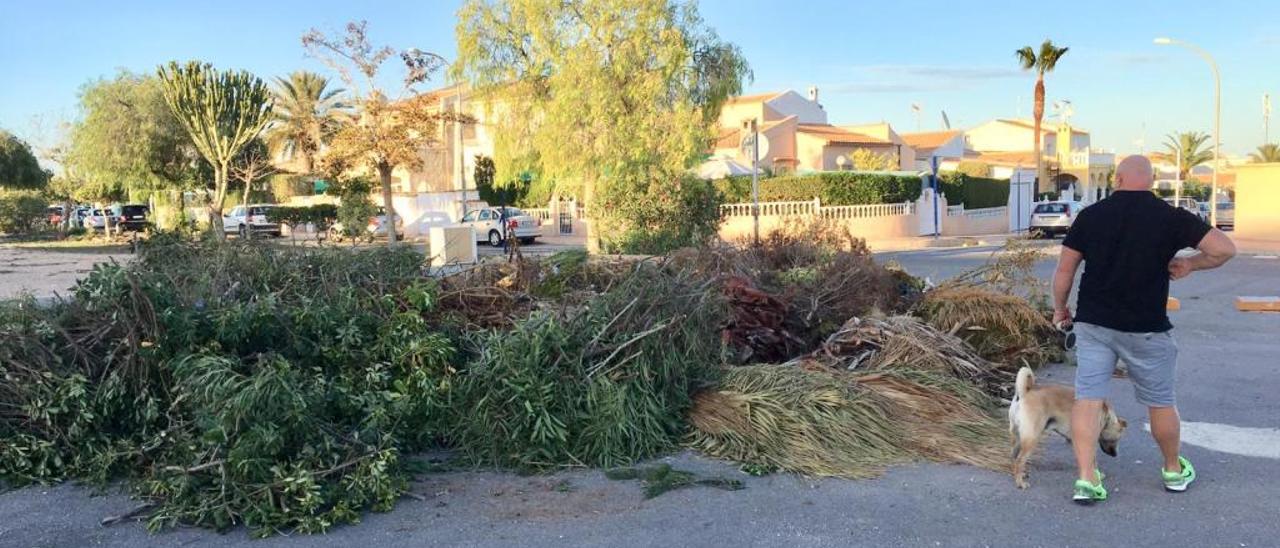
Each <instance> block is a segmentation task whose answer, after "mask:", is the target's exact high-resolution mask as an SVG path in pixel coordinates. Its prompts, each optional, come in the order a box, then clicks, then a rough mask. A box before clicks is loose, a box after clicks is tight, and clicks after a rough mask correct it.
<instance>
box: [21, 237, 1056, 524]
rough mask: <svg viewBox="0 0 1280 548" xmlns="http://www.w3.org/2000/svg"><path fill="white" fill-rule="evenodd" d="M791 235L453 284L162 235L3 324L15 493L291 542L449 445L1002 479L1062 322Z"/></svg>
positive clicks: (821, 240)
mask: <svg viewBox="0 0 1280 548" xmlns="http://www.w3.org/2000/svg"><path fill="white" fill-rule="evenodd" d="M789 234H790V235H789V236H782V235H779V236H777V237H774V238H771V239H769V240H767V241H766V242H765V243H764V244H763V245H762V246H761V247H738V246H734V245H727V244H721V245H715V246H711V247H702V248H689V249H685V250H681V251H678V252H676V253H673V254H671V255H668V256H660V257H653V258H650V259H645V260H616V259H613V260H610V259H595V258H590V257H588V256H587V255H586V254H585V253H582V252H568V253H562V254H560V255H555V256H551V257H548V258H545V259H543V260H540V261H527V260H513V261H511V262H504V263H497V264H490V265H487V266H482V267H478V268H475V269H472V270H470V271H467V272H464V273H460V274H457V275H453V276H448V277H444V278H437V277H431V276H428V275H426V273H425V272H424V266H423V265H424V257H422V256H421V255H420V254H419V253H418V252H416V251H413V250H409V249H406V248H397V249H390V250H389V249H384V248H360V249H355V250H346V249H335V248H331V247H322V248H317V247H293V246H266V245H261V244H258V243H255V242H229V243H222V242H219V241H217V240H215V239H206V240H203V241H195V242H192V241H188V240H186V239H184V238H179V237H175V236H171V235H167V234H166V235H159V236H157V237H154V238H152V239H151V240H149V241H147V242H146V243H145V244H144V246H143V248H142V250H141V252H140V255H139V256H138V258H137V259H136V260H135V261H133V262H130V263H129V264H126V265H120V264H111V265H99V266H98V267H97V268H95V270H94V271H93V272H92V273H90V274H89V275H88V276H87V277H86V278H85V279H83V280H82V281H81V282H80V283H79V284H78V285H77V286H76V288H75V290H74V294H73V297H72V298H70V299H67V300H65V301H57V302H54V303H52V304H48V305H43V306H37V305H36V304H35V303H34V302H33V301H30V300H16V301H8V302H4V303H3V304H0V364H3V366H2V367H3V376H2V377H0V408H3V413H0V477H3V478H4V481H5V482H7V483H9V484H11V485H22V484H26V483H31V482H40V483H44V482H52V481H59V480H66V479H77V480H81V481H87V482H90V483H93V484H98V485H104V484H107V483H109V482H112V481H114V480H119V479H124V480H126V485H128V486H129V488H130V489H131V490H132V492H133V493H134V494H135V495H136V496H137V497H138V498H140V499H141V500H142V501H143V502H144V503H146V504H147V505H148V506H146V507H145V509H144V510H143V511H142V514H144V515H145V519H146V520H147V523H148V526H149V527H151V528H152V529H159V528H164V527H170V526H176V525H198V526H203V527H211V528H216V529H220V530H223V529H227V528H231V527H235V526H240V525H243V526H245V527H248V528H249V529H250V530H251V531H252V532H253V533H254V534H255V535H269V534H275V533H282V532H290V531H296V532H309V533H314V532H322V531H325V530H327V529H329V528H330V527H333V526H336V525H339V524H344V523H354V522H357V521H358V520H359V518H360V514H361V513H362V512H364V511H368V510H374V511H383V510H388V509H390V508H391V507H392V506H394V504H395V502H396V501H397V500H398V499H399V498H400V497H401V496H403V495H405V493H406V491H407V489H408V486H409V481H410V480H411V478H412V475H413V474H414V473H415V472H417V471H418V470H419V468H420V467H419V466H417V465H415V464H414V455H415V454H416V453H417V452H419V451H423V450H427V449H448V450H451V451H453V452H454V453H455V454H456V455H457V456H458V457H459V458H460V459H461V460H462V461H463V462H466V463H470V464H472V465H475V466H484V467H498V468H504V469H514V470H522V471H545V470H554V469H556V468H560V467H565V466H593V467H620V466H629V465H632V464H633V463H636V462H637V461H641V460H644V459H647V458H650V457H654V456H657V455H661V454H664V453H667V452H670V451H674V450H677V449H679V448H680V447H683V446H692V447H694V448H696V449H698V450H700V451H703V452H705V453H707V454H709V455H713V456H718V457H722V458H729V459H733V460H738V461H741V462H743V463H744V465H745V466H746V467H747V468H748V469H750V470H754V471H756V472H760V471H767V470H780V471H795V472H802V473H807V474H819V475H836V476H844V477H864V476H866V475H869V474H874V473H875V472H876V471H878V470H880V469H882V468H883V467H884V466H887V465H890V464H893V463H895V462H904V461H909V460H914V459H931V460H939V461H944V462H965V463H971V464H977V465H981V466H987V467H991V468H999V464H1000V463H1002V462H1003V461H1002V460H1000V459H996V458H995V457H994V456H993V455H995V454H996V453H998V452H999V451H996V448H993V447H992V443H993V442H992V441H991V440H992V439H996V440H999V439H1002V438H1001V437H999V436H996V437H994V438H988V437H985V434H989V433H991V432H993V431H994V432H998V431H999V422H998V419H997V418H996V417H995V415H993V414H992V411H993V408H994V403H993V402H994V401H995V400H994V399H993V398H997V397H1002V396H1005V395H1006V394H1004V393H1003V392H1002V391H1003V390H1004V389H1005V388H1007V386H1005V385H1007V384H1008V381H1009V379H1010V378H1012V374H1013V371H1015V370H1016V368H1017V367H1018V366H1020V365H1022V364H1024V363H1032V364H1035V363H1038V362H1039V361H1043V359H1045V356H1046V355H1047V354H1046V353H1045V352H1044V351H1043V350H1042V348H1043V347H1045V346H1048V345H1051V344H1052V342H1053V341H1052V338H1051V336H1049V335H1047V334H1046V333H1045V332H1043V331H1041V330H1030V331H1027V330H1025V329H1024V327H1022V326H1021V324H1018V323H1016V322H1007V321H1002V320H1001V318H1003V317H1023V318H1027V319H1028V320H1029V321H1033V322H1034V321H1035V320H1036V318H1039V320H1041V321H1043V311H1039V310H1036V309H1034V308H1032V307H1030V306H1029V305H1028V304H1027V301H1025V300H1022V299H1021V298H1012V297H1008V296H1007V293H1005V292H1004V291H1003V289H1001V288H999V287H998V286H995V285H991V284H989V283H988V282H987V281H986V280H988V277H984V276H978V277H975V278H973V279H971V280H968V281H966V282H964V285H962V286H959V287H962V288H963V292H962V294H961V295H962V298H963V300H962V301H960V304H959V305H956V306H951V307H950V308H947V307H946V306H944V305H946V303H947V301H948V299H951V297H948V296H947V295H948V293H939V294H938V295H937V296H934V293H935V292H937V291H941V289H939V290H934V291H928V292H923V293H922V291H923V290H925V289H926V288H925V287H924V286H923V283H922V282H920V281H919V280H916V279H914V278H911V277H910V276H909V275H907V274H905V273H903V272H900V271H897V270H894V269H891V268H886V267H884V266H882V265H879V264H876V263H875V262H874V261H872V260H871V258H870V257H869V255H868V253H867V251H866V248H865V247H864V246H862V245H861V242H860V241H858V240H856V239H854V238H852V237H851V236H849V235H848V234H847V233H842V232H840V231H837V230H834V229H832V228H830V227H826V226H825V225H813V226H797V227H795V228H794V229H793V231H792V232H790V233H789ZM996 278H997V277H995V276H991V277H990V279H996ZM998 279H1000V280H1005V281H1007V280H1009V279H1010V277H1009V276H1007V275H1001V276H999V277H998ZM949 291H951V292H952V293H955V292H957V291H959V288H951V289H949ZM974 299H985V300H983V301H982V302H983V303H985V304H983V306H981V307H978V308H980V309H981V310H980V311H979V312H980V313H974V314H972V315H970V314H969V313H967V312H965V310H966V307H969V306H970V305H971V303H972V302H973V300H974ZM987 306H990V307H996V308H997V309H998V310H1001V311H1003V312H1004V314H1003V315H1000V314H997V315H996V316H998V317H997V318H994V319H993V318H992V317H991V316H992V315H991V314H988V313H986V307H987ZM917 313H920V314H924V315H923V316H914V315H913V314H917ZM1035 325H1039V323H1036V324H1035ZM858 326H861V327H858ZM867 326H877V327H873V328H869V327H867ZM859 329H861V330H859ZM866 329H871V330H870V331H867V330H866ZM970 330H973V331H975V332H976V331H977V330H988V331H990V332H992V334H991V335H990V337H998V338H996V339H991V340H1000V341H1003V340H1012V341H1016V343H1017V344H1020V345H1023V346H1020V347H1015V346H1003V347H1000V348H996V349H988V350H982V349H984V348H988V347H987V346H984V345H986V344H988V339H966V338H964V337H967V335H963V334H965V333H967V332H969V331H970ZM1002 330H1004V331H1002ZM1006 331H1007V332H1006ZM986 332H987V331H984V333H986ZM951 333H960V334H962V336H961V337H957V336H955V335H952V334H951ZM877 337H879V338H877ZM884 337H888V338H884ZM966 340H969V341H970V342H966ZM971 343H972V344H975V345H977V347H976V348H977V350H975V349H974V348H971V347H970V346H969V344H971ZM1001 344H1004V343H1001ZM1010 344H1012V343H1010ZM1010 348H1015V349H1016V351H1010V350H1009V349H1010ZM823 386H826V387H828V388H822V387H823ZM805 387H809V388H805ZM824 394H826V395H824ZM795 398H799V399H795ZM806 402H808V403H806ZM939 402H941V403H939ZM808 406H818V408H812V409H810V408H809V407H808ZM943 408H945V409H943ZM748 409H753V410H756V411H751V412H750V413H747V414H743V413H746V412H747V410H748ZM769 409H776V411H768V412H770V413H782V415H779V416H777V417H776V418H772V419H771V418H769V417H768V416H766V415H762V414H761V413H765V412H766V410H769ZM806 409H809V410H806ZM930 413H932V414H933V415H930ZM935 415H936V417H942V416H944V415H945V420H942V421H941V422H938V421H935V420H932V419H930V420H926V418H928V417H935ZM885 417H898V418H900V419H901V421H892V420H886V419H885ZM936 417H935V418H936ZM831 420H834V421H835V422H830V421H831ZM902 425H909V426H902ZM979 434H983V435H979ZM851 435H852V436H854V437H852V438H850V437H849V436H851ZM796 451H803V453H796Z"/></svg>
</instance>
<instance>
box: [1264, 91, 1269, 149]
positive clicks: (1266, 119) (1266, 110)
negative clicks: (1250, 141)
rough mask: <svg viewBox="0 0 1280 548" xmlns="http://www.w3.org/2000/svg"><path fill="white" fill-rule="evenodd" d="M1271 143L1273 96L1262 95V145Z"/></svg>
mask: <svg viewBox="0 0 1280 548" xmlns="http://www.w3.org/2000/svg"><path fill="white" fill-rule="evenodd" d="M1270 142H1271V94H1270V93H1263V94H1262V144H1264V145H1265V144H1268V143H1270Z"/></svg>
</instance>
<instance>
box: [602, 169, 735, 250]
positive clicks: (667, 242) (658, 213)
mask: <svg viewBox="0 0 1280 548" xmlns="http://www.w3.org/2000/svg"><path fill="white" fill-rule="evenodd" d="M721 202H722V199H721V197H720V193H719V191H717V190H716V189H715V187H714V186H713V185H711V184H710V183H708V182H707V181H703V180H700V179H696V178H693V177H688V176H685V177H680V178H677V179H676V180H675V181H674V182H668V181H667V180H664V179H654V180H643V179H640V178H635V179H625V178H624V179H618V180H614V181H611V182H609V183H607V184H605V185H602V186H601V188H600V191H599V198H598V200H597V202H596V204H595V205H594V206H593V207H595V208H596V209H597V211H598V212H599V213H598V214H597V215H598V217H597V222H599V223H600V225H599V226H600V230H599V234H601V235H602V236H601V247H602V248H603V249H604V250H606V251H608V252H611V253H632V254H645V255H654V254H661V253H665V252H667V251H671V250H673V249H677V248H681V247H687V246H691V245H698V244H701V243H704V242H706V241H707V240H709V239H710V238H713V237H715V234H716V231H717V230H719V228H720V204H721Z"/></svg>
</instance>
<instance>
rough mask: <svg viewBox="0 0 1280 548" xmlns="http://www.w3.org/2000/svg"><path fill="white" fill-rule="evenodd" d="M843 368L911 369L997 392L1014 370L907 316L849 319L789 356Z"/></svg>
mask: <svg viewBox="0 0 1280 548" xmlns="http://www.w3.org/2000/svg"><path fill="white" fill-rule="evenodd" d="M795 361H796V362H816V363H819V364H822V365H825V366H827V367H832V368H835V369H839V370H843V371H858V372H863V371H865V372H874V371H884V370H895V369H915V370H921V371H932V372H935V373H946V374H950V375H952V376H954V377H956V378H958V379H963V380H965V381H969V382H971V383H974V384H976V385H979V386H982V387H983V388H984V390H986V391H987V392H988V393H990V394H1003V393H1004V392H1006V391H1007V390H1008V387H1009V386H1010V385H1011V384H1012V382H1013V376H1014V374H1015V373H1016V370H1014V369H1013V368H1012V367H1009V366H1005V365H1001V364H998V363H993V362H990V361H987V360H985V359H983V358H982V357H981V356H979V355H977V353H975V352H974V351H973V349H972V348H970V347H969V345H968V344H965V342H964V341H962V340H960V339H959V338H957V337H956V336H954V335H952V334H950V333H946V332H943V331H940V330H938V329H935V328H933V327H931V326H929V325H928V324H926V323H924V322H921V321H920V320H919V319H916V318H913V317H911V316H891V317H888V318H875V317H868V318H857V317H855V318H850V319H849V321H847V322H845V324H844V325H843V326H841V327H840V330H838V331H836V332H835V333H833V334H832V335H831V336H830V337H828V338H827V341H826V342H825V343H823V345H822V348H820V349H818V350H817V351H816V352H814V353H812V354H810V355H808V356H805V357H803V358H800V359H798V360H795Z"/></svg>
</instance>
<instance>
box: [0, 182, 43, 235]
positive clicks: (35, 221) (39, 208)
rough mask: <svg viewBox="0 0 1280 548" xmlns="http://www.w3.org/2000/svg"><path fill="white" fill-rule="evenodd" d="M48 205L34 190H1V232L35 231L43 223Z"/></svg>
mask: <svg viewBox="0 0 1280 548" xmlns="http://www.w3.org/2000/svg"><path fill="white" fill-rule="evenodd" d="M47 205H48V204H47V203H46V201H45V199H44V196H43V195H41V194H40V193H39V192H37V191H34V190H0V233H4V234H26V233H30V232H33V231H34V230H35V229H36V228H38V227H40V226H41V225H42V224H43V222H44V219H45V209H46V207H47Z"/></svg>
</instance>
